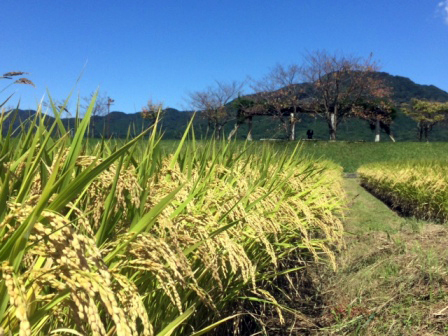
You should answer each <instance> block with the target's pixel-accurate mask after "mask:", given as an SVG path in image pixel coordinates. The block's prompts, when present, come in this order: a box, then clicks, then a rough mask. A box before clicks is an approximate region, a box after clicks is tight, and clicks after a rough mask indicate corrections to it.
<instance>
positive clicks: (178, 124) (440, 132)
mask: <svg viewBox="0 0 448 336" xmlns="http://www.w3.org/2000/svg"><path fill="white" fill-rule="evenodd" d="M375 76H378V77H379V78H381V79H383V80H384V81H385V82H386V83H387V84H388V85H390V86H391V88H392V92H393V95H392V98H393V100H394V102H395V103H396V104H397V105H399V104H401V103H405V102H409V101H410V100H411V99H412V98H417V99H426V100H434V101H448V93H447V92H445V91H443V90H441V89H439V88H437V87H435V86H433V85H420V84H416V83H414V82H413V81H411V80H410V79H409V78H405V77H401V76H393V75H390V74H388V73H385V72H378V73H375ZM19 112H20V113H19V118H18V119H17V121H16V123H15V125H14V126H15V127H18V125H19V124H20V120H25V119H26V118H28V117H29V116H30V115H33V114H34V113H35V111H19ZM164 112H165V113H164V117H163V120H162V123H161V128H162V132H163V138H164V139H180V138H181V137H182V134H183V132H184V129H185V126H186V125H187V124H188V121H189V120H190V118H191V117H192V115H193V112H191V111H178V110H176V109H172V108H167V109H165V110H164ZM197 114H198V116H197V117H196V118H195V121H194V129H195V133H196V135H197V137H198V138H203V137H205V136H206V134H207V133H206V132H207V121H206V120H205V118H202V117H201V112H198V113H197ZM300 118H301V120H300V122H299V123H298V124H297V126H296V132H297V138H298V139H300V138H306V131H307V130H308V129H313V130H314V138H315V139H318V140H327V139H328V126H327V123H326V121H325V120H323V119H321V118H319V117H316V118H314V117H310V116H309V115H306V114H302V115H301V117H300ZM93 120H94V122H95V125H96V130H95V136H97V137H100V136H101V135H102V134H103V131H104V129H105V124H106V123H109V125H110V126H109V127H110V133H111V134H112V135H113V136H115V137H126V135H127V134H128V131H129V130H131V133H133V134H138V133H139V132H140V131H141V130H142V129H145V128H147V127H148V126H149V122H148V121H147V120H143V119H142V118H141V114H140V113H139V112H137V113H123V112H117V111H114V112H111V113H110V115H109V116H108V117H106V116H95V117H93ZM47 122H48V125H49V124H51V123H52V118H48V121H47ZM62 122H63V123H64V125H65V126H66V127H68V126H69V125H72V127H73V125H74V123H75V120H74V118H72V119H62ZM234 122H235V121H230V122H229V123H227V124H226V125H225V126H224V130H225V133H226V134H228V133H229V132H230V131H231V129H232V128H233V126H234ZM7 127H8V123H7V122H5V123H4V125H3V132H6V129H7ZM392 131H393V133H394V136H395V138H396V140H397V141H416V140H417V126H416V123H415V121H413V120H412V119H411V118H410V117H408V116H406V115H405V114H404V113H403V112H401V111H400V110H399V111H398V113H397V116H396V118H395V120H394V122H393V124H392ZM246 133H247V126H245V125H243V126H242V127H241V129H240V130H239V131H238V135H237V137H238V138H240V139H244V138H245V136H246ZM252 134H253V137H254V139H262V138H279V139H285V138H287V135H286V132H285V130H284V129H283V127H282V124H281V123H280V122H279V121H278V120H276V119H274V118H272V117H255V118H254V124H253V132H252ZM373 138H374V134H373V132H372V131H371V130H370V128H369V125H368V123H367V122H366V121H363V120H359V119H356V118H348V119H346V120H345V121H343V122H342V124H341V125H340V127H339V131H338V140H345V141H372V140H373ZM430 139H431V141H448V131H447V130H446V128H444V127H443V126H439V125H438V126H436V127H435V128H434V130H433V132H432V133H431V137H430ZM382 141H390V139H389V138H388V137H387V135H386V134H383V136H382Z"/></svg>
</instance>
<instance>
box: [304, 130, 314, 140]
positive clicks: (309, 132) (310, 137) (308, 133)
mask: <svg viewBox="0 0 448 336" xmlns="http://www.w3.org/2000/svg"><path fill="white" fill-rule="evenodd" d="M313 134H314V131H313V130H312V129H309V130H308V131H306V136H307V137H308V139H309V140H311V139H313Z"/></svg>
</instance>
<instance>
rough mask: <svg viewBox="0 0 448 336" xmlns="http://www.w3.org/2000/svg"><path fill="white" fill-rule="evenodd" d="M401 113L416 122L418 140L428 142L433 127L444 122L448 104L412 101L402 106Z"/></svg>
mask: <svg viewBox="0 0 448 336" xmlns="http://www.w3.org/2000/svg"><path fill="white" fill-rule="evenodd" d="M403 111H404V113H405V114H407V115H408V116H410V117H411V118H412V119H414V120H415V121H416V122H417V130H418V139H419V140H420V141H422V140H423V139H424V140H426V141H429V134H430V133H431V131H432V129H433V127H434V126H435V125H436V124H438V123H441V122H442V121H444V120H445V117H446V114H447V113H448V103H441V102H434V101H427V100H420V99H412V100H411V102H410V103H409V104H404V105H403Z"/></svg>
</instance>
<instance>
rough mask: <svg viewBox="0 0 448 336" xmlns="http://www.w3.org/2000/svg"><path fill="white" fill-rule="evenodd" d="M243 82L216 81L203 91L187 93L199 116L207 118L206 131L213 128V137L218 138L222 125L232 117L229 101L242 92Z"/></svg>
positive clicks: (221, 131)
mask: <svg viewBox="0 0 448 336" xmlns="http://www.w3.org/2000/svg"><path fill="white" fill-rule="evenodd" d="M244 84H245V83H244V82H238V81H233V82H230V83H225V82H218V81H217V82H216V83H215V85H214V86H209V87H208V88H207V89H206V90H204V91H196V92H192V93H190V94H189V100H190V104H191V106H192V107H193V108H194V109H196V110H198V111H201V116H202V117H204V118H205V119H207V133H208V132H209V131H210V130H213V132H214V134H215V137H216V138H217V139H220V137H221V135H222V133H223V130H224V125H225V124H227V123H228V122H229V121H230V120H232V119H234V118H235V116H234V115H233V113H232V111H233V109H232V106H229V103H230V102H231V101H232V100H234V99H236V98H237V97H239V96H240V95H241V93H242V90H243V87H244Z"/></svg>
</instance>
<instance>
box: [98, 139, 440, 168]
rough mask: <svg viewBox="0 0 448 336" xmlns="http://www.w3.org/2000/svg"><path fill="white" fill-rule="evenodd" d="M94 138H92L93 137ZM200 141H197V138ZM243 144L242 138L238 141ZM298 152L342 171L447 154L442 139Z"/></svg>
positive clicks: (325, 145) (167, 146)
mask: <svg viewBox="0 0 448 336" xmlns="http://www.w3.org/2000/svg"><path fill="white" fill-rule="evenodd" d="M93 141H95V140H93ZM199 142H200V141H199ZM238 142H240V143H241V144H243V143H244V142H243V141H238ZM176 143H177V141H176V140H162V141H161V147H162V148H163V149H164V150H167V151H169V150H171V148H175V147H176ZM263 143H265V141H254V142H253V143H252V144H251V147H252V148H251V150H252V151H254V152H257V151H259V148H260V147H261V146H263ZM271 145H272V146H273V147H274V148H276V149H285V150H291V151H292V150H293V149H294V147H295V145H296V142H288V141H281V142H272V143H271ZM302 154H305V155H306V156H310V157H312V158H314V159H325V160H331V161H333V162H335V163H337V164H339V165H341V166H342V167H343V168H344V172H346V173H352V172H356V170H357V169H358V168H359V167H360V166H361V165H363V164H366V163H371V162H383V161H397V162H398V161H403V160H405V161H407V160H411V159H421V160H435V159H440V158H448V143H446V142H429V143H421V142H396V143H391V142H380V143H373V142H347V141H337V142H329V141H305V142H303V148H302Z"/></svg>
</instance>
